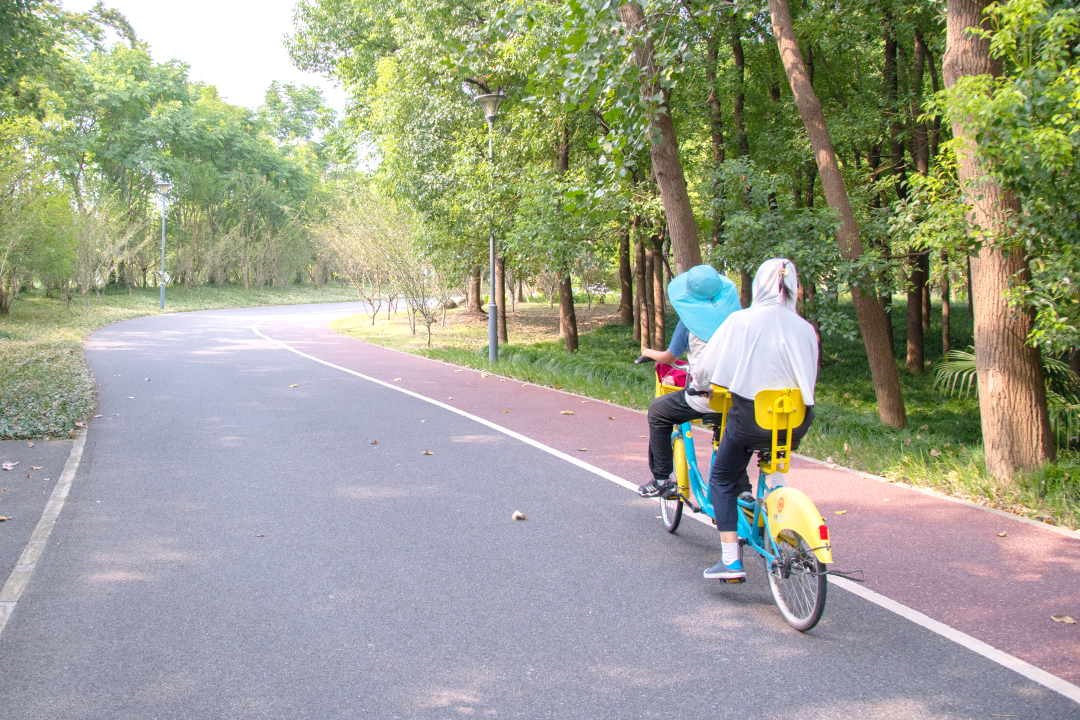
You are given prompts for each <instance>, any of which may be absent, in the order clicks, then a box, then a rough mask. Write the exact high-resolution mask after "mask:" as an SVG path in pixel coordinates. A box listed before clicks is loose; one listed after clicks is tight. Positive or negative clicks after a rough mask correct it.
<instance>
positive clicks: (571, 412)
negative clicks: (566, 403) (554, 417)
mask: <svg viewBox="0 0 1080 720" xmlns="http://www.w3.org/2000/svg"><path fill="white" fill-rule="evenodd" d="M559 414H560V415H573V414H574V411H573V410H560V411H559Z"/></svg>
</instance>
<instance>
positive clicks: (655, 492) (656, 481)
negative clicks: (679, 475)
mask: <svg viewBox="0 0 1080 720" xmlns="http://www.w3.org/2000/svg"><path fill="white" fill-rule="evenodd" d="M678 489H679V488H678V486H677V485H676V484H675V482H674V481H672V480H669V479H667V478H653V479H652V480H650V481H649V482H647V483H645V484H644V485H642V486H641V487H639V488H638V489H637V492H638V495H640V496H641V497H646V498H651V497H664V498H666V497H668V496H669V495H672V494H674V493H675V492H676V491H677V490H678Z"/></svg>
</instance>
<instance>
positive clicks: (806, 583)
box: [765, 529, 828, 632]
mask: <svg viewBox="0 0 1080 720" xmlns="http://www.w3.org/2000/svg"><path fill="white" fill-rule="evenodd" d="M766 541H768V538H766ZM776 548H777V551H776V560H775V561H773V562H772V563H771V566H770V563H769V561H768V560H766V561H765V571H766V573H767V574H768V576H769V589H770V590H772V595H773V600H775V601H776V607H778V608H780V614H781V615H783V616H784V619H785V620H787V621H788V624H790V625H791V626H792V627H793V628H795V629H796V630H798V631H799V632H806V631H807V630H809V629H810V628H812V627H814V626H815V625H817V624H818V620H820V619H821V613H822V611H824V610H825V595H826V591H827V590H828V580H827V578H826V577H825V565H824V564H823V563H822V562H821V561H820V560H818V559H817V557H816V556H815V555H814V553H813V552H812V551H811V550H810V546H809V545H807V544H806V540H804V539H803V538H802V537H800V536H799V534H798V533H796V532H794V531H792V530H787V529H785V530H784V531H782V532H781V533H780V534H779V535H778V536H777V538H776Z"/></svg>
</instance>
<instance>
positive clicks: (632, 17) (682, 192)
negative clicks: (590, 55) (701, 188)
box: [619, 2, 701, 273]
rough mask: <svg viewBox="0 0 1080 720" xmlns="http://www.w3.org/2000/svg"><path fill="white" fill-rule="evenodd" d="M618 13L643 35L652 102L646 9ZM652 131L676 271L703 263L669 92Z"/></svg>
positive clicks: (642, 58) (640, 57) (638, 56)
mask: <svg viewBox="0 0 1080 720" xmlns="http://www.w3.org/2000/svg"><path fill="white" fill-rule="evenodd" d="M619 16H620V17H621V18H622V23H623V27H624V28H625V30H626V33H627V35H636V36H641V37H642V41H641V42H640V43H639V44H638V46H637V48H636V49H635V50H634V64H635V65H636V66H637V67H638V69H639V70H640V71H641V76H642V85H641V96H642V99H643V102H644V103H645V104H646V105H651V104H652V103H651V102H649V101H648V100H646V98H651V97H654V96H656V95H657V94H659V93H660V92H661V89H660V86H659V84H658V82H657V76H658V74H659V73H658V68H657V67H656V61H655V58H654V55H653V44H652V40H650V39H648V37H647V36H646V27H645V13H644V12H643V11H642V9H641V6H640V5H638V4H637V3H636V2H630V3H626V4H625V5H621V6H620V7H619ZM649 135H650V136H651V137H652V140H653V141H652V143H651V145H650V148H649V149H650V155H651V156H652V165H653V172H654V173H655V175H656V182H657V184H658V185H659V186H660V199H661V200H662V201H663V204H664V215H665V216H666V218H667V225H668V232H669V233H670V234H671V246H672V248H673V250H674V253H675V268H676V270H677V272H679V273H683V272H686V271H687V270H689V269H690V268H692V267H694V266H695V265H700V264H701V245H700V243H699V242H698V234H697V221H695V220H694V212H693V208H692V207H691V205H690V194H689V192H687V189H686V176H685V175H684V174H683V167H682V161H681V160H680V159H679V143H678V140H677V138H676V137H675V126H674V125H673V124H672V121H671V106H670V104H669V102H668V100H667V97H666V93H665V96H664V99H663V100H662V101H661V102H660V103H659V104H658V106H657V107H656V108H655V109H654V110H653V111H652V112H651V117H650V119H649Z"/></svg>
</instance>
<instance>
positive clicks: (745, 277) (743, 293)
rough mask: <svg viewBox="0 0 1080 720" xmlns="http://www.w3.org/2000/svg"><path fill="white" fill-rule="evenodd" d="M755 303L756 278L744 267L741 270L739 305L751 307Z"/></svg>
mask: <svg viewBox="0 0 1080 720" xmlns="http://www.w3.org/2000/svg"><path fill="white" fill-rule="evenodd" d="M753 301H754V276H753V275H751V274H750V271H749V270H747V269H746V268H744V267H741V268H739V304H740V305H742V306H743V307H744V308H748V307H750V303H752V302H753Z"/></svg>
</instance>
